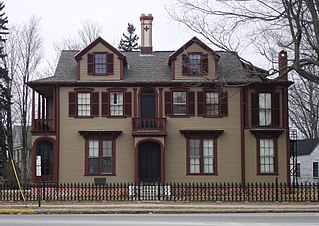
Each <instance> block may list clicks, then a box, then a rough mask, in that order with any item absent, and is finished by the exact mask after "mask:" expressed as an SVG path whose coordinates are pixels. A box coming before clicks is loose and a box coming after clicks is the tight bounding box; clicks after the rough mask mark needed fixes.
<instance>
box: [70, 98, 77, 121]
mask: <svg viewBox="0 0 319 226" xmlns="http://www.w3.org/2000/svg"><path fill="white" fill-rule="evenodd" d="M69 116H70V117H75V116H76V93H75V92H69Z"/></svg>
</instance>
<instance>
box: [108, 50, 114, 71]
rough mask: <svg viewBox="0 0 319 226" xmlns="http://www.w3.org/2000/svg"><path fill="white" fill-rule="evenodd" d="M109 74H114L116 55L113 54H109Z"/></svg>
mask: <svg viewBox="0 0 319 226" xmlns="http://www.w3.org/2000/svg"><path fill="white" fill-rule="evenodd" d="M107 74H109V75H112V74H114V55H113V53H108V54H107Z"/></svg>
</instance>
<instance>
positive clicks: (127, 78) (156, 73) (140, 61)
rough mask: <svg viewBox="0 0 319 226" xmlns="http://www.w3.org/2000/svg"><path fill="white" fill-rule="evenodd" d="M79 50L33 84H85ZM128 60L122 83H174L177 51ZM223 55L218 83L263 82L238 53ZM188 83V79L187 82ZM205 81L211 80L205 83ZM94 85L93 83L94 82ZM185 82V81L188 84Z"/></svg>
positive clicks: (64, 55) (68, 53)
mask: <svg viewBox="0 0 319 226" xmlns="http://www.w3.org/2000/svg"><path fill="white" fill-rule="evenodd" d="M78 53H79V51H78V50H63V51H62V53H61V56H60V59H59V62H58V65H57V68H56V71H55V74H54V76H52V77H48V78H44V79H39V80H36V81H32V82H30V84H32V83H52V82H53V83H55V82H57V83H64V82H81V83H82V82H83V81H78V80H77V63H76V60H75V58H74V56H75V55H76V54H78ZM122 53H123V54H124V55H125V56H126V59H127V64H126V65H125V66H124V76H123V81H122V82H127V83H135V82H157V83H159V82H173V80H172V71H171V66H169V65H168V59H169V56H170V55H171V54H173V53H174V52H173V51H157V52H154V54H153V55H141V54H140V52H122ZM216 53H217V54H218V55H219V56H220V59H219V61H218V67H217V76H218V78H217V81H221V82H226V83H241V84H242V83H248V82H259V81H261V79H260V78H259V77H257V76H252V74H251V73H249V72H247V70H246V69H247V67H245V65H244V63H243V62H242V61H241V60H240V59H239V57H238V56H237V54H236V53H234V52H223V51H216ZM183 81H184V80H183ZM203 81H207V80H204V79H203ZM91 82H92V81H91ZM184 82H185V81H184Z"/></svg>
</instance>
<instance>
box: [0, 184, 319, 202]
mask: <svg viewBox="0 0 319 226" xmlns="http://www.w3.org/2000/svg"><path fill="white" fill-rule="evenodd" d="M22 187H23V193H24V196H25V199H26V200H27V201H37V200H39V199H41V200H47V201H146V200H149V201H185V202H186V201H221V202H244V201H247V202H318V201H319V184H317V183H316V184H310V183H304V184H303V183H300V184H294V185H290V184H286V183H278V181H276V182H274V183H247V184H241V183H154V184H142V183H110V184H88V183H63V184H53V183H45V182H41V183H36V184H26V185H22ZM20 200H22V195H21V193H20V191H19V189H18V187H17V186H15V185H14V184H10V183H6V182H5V183H1V184H0V201H20Z"/></svg>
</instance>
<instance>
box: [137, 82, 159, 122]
mask: <svg viewBox="0 0 319 226" xmlns="http://www.w3.org/2000/svg"><path fill="white" fill-rule="evenodd" d="M147 87H149V88H152V89H153V90H154V94H145V95H154V96H155V114H157V112H158V92H157V89H156V88H155V87H153V86H144V87H140V89H139V90H138V93H137V96H138V99H139V101H138V102H139V105H138V109H139V112H138V118H141V111H142V109H141V107H142V104H141V100H142V98H141V96H142V95H143V94H142V91H143V89H144V88H147ZM155 117H156V116H155Z"/></svg>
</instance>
